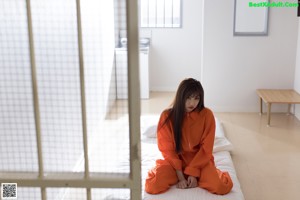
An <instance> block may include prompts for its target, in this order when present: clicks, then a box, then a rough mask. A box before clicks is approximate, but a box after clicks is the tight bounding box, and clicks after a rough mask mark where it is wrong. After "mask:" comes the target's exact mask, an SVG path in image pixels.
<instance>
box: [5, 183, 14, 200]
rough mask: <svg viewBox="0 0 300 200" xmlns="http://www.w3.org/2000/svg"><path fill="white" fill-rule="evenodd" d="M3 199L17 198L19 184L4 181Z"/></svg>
mask: <svg viewBox="0 0 300 200" xmlns="http://www.w3.org/2000/svg"><path fill="white" fill-rule="evenodd" d="M1 199H2V200H11V199H17V184H16V183H2V184H1Z"/></svg>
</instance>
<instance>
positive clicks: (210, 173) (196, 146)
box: [145, 108, 233, 194]
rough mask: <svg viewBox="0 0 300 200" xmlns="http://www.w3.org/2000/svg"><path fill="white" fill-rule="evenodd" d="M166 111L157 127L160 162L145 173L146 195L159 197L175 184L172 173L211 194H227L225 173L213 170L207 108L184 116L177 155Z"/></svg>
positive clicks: (212, 132) (212, 134) (210, 117)
mask: <svg viewBox="0 0 300 200" xmlns="http://www.w3.org/2000/svg"><path fill="white" fill-rule="evenodd" d="M168 113H169V111H168V110H166V111H164V112H163V113H162V114H161V116H160V120H159V123H158V130H157V143H158V148H159V150H160V151H161V153H162V155H163V158H164V160H157V161H156V166H155V167H154V168H152V169H151V170H149V172H148V176H147V178H146V184H145V190H146V192H148V193H150V194H159V193H163V192H165V191H166V190H168V189H169V187H170V186H172V185H174V184H176V183H177V182H178V178H177V174H176V170H180V171H183V173H184V175H185V176H186V177H187V176H189V175H191V176H194V177H196V178H197V181H198V186H199V187H201V188H204V189H206V190H208V191H209V192H211V193H215V194H227V193H229V192H230V190H231V189H232V186H233V183H232V180H231V178H230V176H229V174H228V172H221V171H220V170H219V169H217V168H216V167H215V163H214V157H213V155H212V151H213V145H214V138H215V119H214V116H213V113H212V111H211V110H209V109H208V108H204V109H202V110H201V111H200V112H199V111H192V112H189V113H186V114H185V117H184V120H183V125H182V139H181V144H182V150H181V153H179V154H177V153H176V151H175V140H174V136H173V127H172V125H171V122H170V121H168V122H167V123H166V124H165V125H164V126H162V124H163V123H164V121H165V119H166V118H167V116H168Z"/></svg>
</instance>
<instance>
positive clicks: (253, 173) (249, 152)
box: [142, 93, 300, 200]
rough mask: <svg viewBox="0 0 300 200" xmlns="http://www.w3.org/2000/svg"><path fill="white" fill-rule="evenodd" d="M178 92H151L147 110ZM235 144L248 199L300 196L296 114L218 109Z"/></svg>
mask: <svg viewBox="0 0 300 200" xmlns="http://www.w3.org/2000/svg"><path fill="white" fill-rule="evenodd" d="M173 96H174V93H151V98H150V100H143V101H142V113H143V114H158V113H160V112H161V111H162V110H163V109H164V108H165V107H167V106H168V105H169V104H170V103H171V101H172V99H173ZM215 116H216V117H218V118H219V119H220V121H221V122H222V124H223V126H224V130H225V134H226V136H227V138H228V139H229V140H230V141H231V142H232V144H233V145H234V150H233V151H232V152H231V154H232V159H233V162H234V165H235V168H236V171H237V175H238V178H239V180H240V183H241V187H242V190H243V193H244V195H245V199H246V200H298V199H300V122H299V120H297V119H296V117H294V116H293V115H286V114H284V113H282V114H278V113H275V114H272V118H271V127H267V126H266V122H267V119H266V115H265V114H263V115H259V114H258V113H215Z"/></svg>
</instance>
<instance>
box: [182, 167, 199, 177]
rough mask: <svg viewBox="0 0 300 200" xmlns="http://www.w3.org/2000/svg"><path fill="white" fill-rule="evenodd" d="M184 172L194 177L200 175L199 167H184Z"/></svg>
mask: <svg viewBox="0 0 300 200" xmlns="http://www.w3.org/2000/svg"><path fill="white" fill-rule="evenodd" d="M184 174H186V175H190V176H194V177H200V169H197V168H193V167H186V168H185V170H184Z"/></svg>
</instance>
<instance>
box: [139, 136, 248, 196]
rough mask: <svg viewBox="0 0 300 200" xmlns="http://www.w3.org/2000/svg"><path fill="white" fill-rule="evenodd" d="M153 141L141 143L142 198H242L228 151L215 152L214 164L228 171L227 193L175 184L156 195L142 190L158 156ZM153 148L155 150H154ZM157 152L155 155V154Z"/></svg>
mask: <svg viewBox="0 0 300 200" xmlns="http://www.w3.org/2000/svg"><path fill="white" fill-rule="evenodd" d="M155 146H156V145H155V144H154V143H152V142H151V143H147V142H143V143H142V158H143V159H142V180H143V182H142V184H143V199H144V200H151V199H153V200H154V199H156V200H158V199H159V200H184V199H186V200H202V199H203V200H210V199H211V200H212V199H214V200H215V199H230V200H243V199H244V196H243V193H242V190H241V187H240V183H239V180H238V178H237V175H236V171H235V168H234V165H233V163H232V159H231V156H230V153H229V151H219V152H215V153H214V156H215V163H216V166H217V167H218V168H219V169H220V170H222V171H227V172H229V174H230V176H231V178H232V181H233V189H232V191H231V192H230V193H229V194H226V195H215V194H211V193H209V192H208V191H207V190H205V189H202V188H192V189H185V190H182V189H177V188H176V186H173V187H171V188H170V189H169V190H168V191H167V192H165V193H163V194H158V195H150V194H148V193H146V192H145V191H144V185H145V178H146V176H147V172H148V170H149V169H150V168H151V167H153V166H154V165H155V160H156V159H157V158H158V157H160V155H159V152H158V150H157V147H155ZM154 149H155V150H154ZM155 154H157V155H155Z"/></svg>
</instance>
